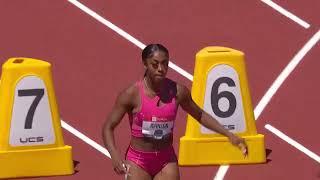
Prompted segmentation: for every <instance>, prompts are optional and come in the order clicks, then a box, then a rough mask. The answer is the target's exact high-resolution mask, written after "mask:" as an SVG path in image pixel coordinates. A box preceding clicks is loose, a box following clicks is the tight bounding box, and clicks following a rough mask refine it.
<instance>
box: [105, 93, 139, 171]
mask: <svg viewBox="0 0 320 180" xmlns="http://www.w3.org/2000/svg"><path fill="white" fill-rule="evenodd" d="M132 96H133V95H132V91H130V88H128V89H126V90H124V91H122V92H121V93H120V94H119V95H118V97H117V99H116V102H115V104H114V106H113V108H112V110H111V112H110V113H109V115H108V117H107V119H106V121H105V123H104V125H103V131H102V136H103V142H104V145H105V146H106V148H107V150H108V151H109V153H110V155H111V159H112V163H113V167H114V170H115V171H116V173H118V174H124V173H125V168H124V167H123V163H124V161H123V159H122V158H121V156H120V153H119V151H118V150H117V148H116V145H115V141H114V129H115V128H116V127H117V125H118V124H119V123H120V122H121V120H122V118H123V116H124V115H125V114H126V113H127V112H129V111H130V110H131V109H132V108H133V104H134V103H133V102H132V101H133V97H132Z"/></svg>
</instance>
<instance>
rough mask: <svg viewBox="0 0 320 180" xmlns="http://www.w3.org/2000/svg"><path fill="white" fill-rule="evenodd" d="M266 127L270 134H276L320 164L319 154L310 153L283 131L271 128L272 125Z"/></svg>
mask: <svg viewBox="0 0 320 180" xmlns="http://www.w3.org/2000/svg"><path fill="white" fill-rule="evenodd" d="M264 127H265V128H266V129H268V130H269V131H270V132H272V133H273V134H275V135H276V136H278V137H279V138H281V139H282V140H284V141H286V142H287V143H289V144H290V145H292V146H293V147H295V148H297V149H298V150H300V151H301V152H303V153H305V154H306V155H307V156H309V157H310V158H312V159H314V160H315V161H317V162H318V163H320V157H319V156H318V155H317V154H315V153H314V152H312V151H310V150H309V149H307V148H306V147H304V146H303V145H301V144H300V143H298V142H297V141H295V140H293V139H292V138H290V137H289V136H287V135H285V134H284V133H282V132H281V131H279V130H278V129H276V128H275V127H273V126H271V125H270V124H266V125H265V126H264Z"/></svg>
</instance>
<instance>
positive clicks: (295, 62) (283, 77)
mask: <svg viewBox="0 0 320 180" xmlns="http://www.w3.org/2000/svg"><path fill="white" fill-rule="evenodd" d="M319 40H320V30H319V31H318V32H317V33H316V34H315V35H313V36H312V38H311V39H310V40H309V41H308V42H307V43H306V44H305V45H304V46H303V47H302V49H301V50H300V51H299V52H298V53H297V54H296V55H295V56H294V57H293V59H292V60H291V61H290V63H289V64H288V65H287V66H286V67H285V69H284V70H283V71H282V72H281V74H280V75H279V76H278V77H277V79H276V80H275V81H274V82H273V84H272V85H271V87H270V88H269V89H268V91H267V92H266V93H265V95H264V96H263V97H262V99H261V100H260V102H259V104H258V105H257V106H256V108H255V112H254V114H255V116H256V117H255V118H256V119H258V117H259V116H260V114H261V112H262V111H263V109H264V108H265V107H266V106H267V104H268V103H269V101H270V100H271V98H272V96H273V95H274V94H275V93H276V92H277V91H278V89H279V88H280V86H281V85H282V83H283V82H284V81H285V80H286V78H287V77H288V76H289V75H290V73H291V72H292V71H293V70H294V69H295V68H296V67H297V65H298V64H299V63H300V62H301V61H302V59H303V57H304V56H305V55H306V54H307V53H308V52H309V51H310V50H311V49H312V47H313V46H314V45H316V44H317V42H318V41H319Z"/></svg>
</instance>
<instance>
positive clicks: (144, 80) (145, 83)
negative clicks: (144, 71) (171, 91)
mask: <svg viewBox="0 0 320 180" xmlns="http://www.w3.org/2000/svg"><path fill="white" fill-rule="evenodd" d="M143 82H144V85H145V86H146V88H147V89H148V90H149V91H150V92H151V93H152V94H153V95H157V94H158V93H156V92H155V91H153V90H152V89H151V88H149V86H148V83H147V79H146V77H144V78H143Z"/></svg>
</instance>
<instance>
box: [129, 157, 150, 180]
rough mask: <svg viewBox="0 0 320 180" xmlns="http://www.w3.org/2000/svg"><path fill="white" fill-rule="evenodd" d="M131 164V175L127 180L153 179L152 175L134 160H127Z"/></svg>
mask: <svg viewBox="0 0 320 180" xmlns="http://www.w3.org/2000/svg"><path fill="white" fill-rule="evenodd" d="M126 163H127V164H129V166H130V168H129V175H128V178H127V180H152V177H151V176H150V175H149V174H148V173H147V172H146V171H145V170H143V169H142V168H141V167H139V166H138V165H136V164H135V163H134V162H131V161H127V162H126Z"/></svg>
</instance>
